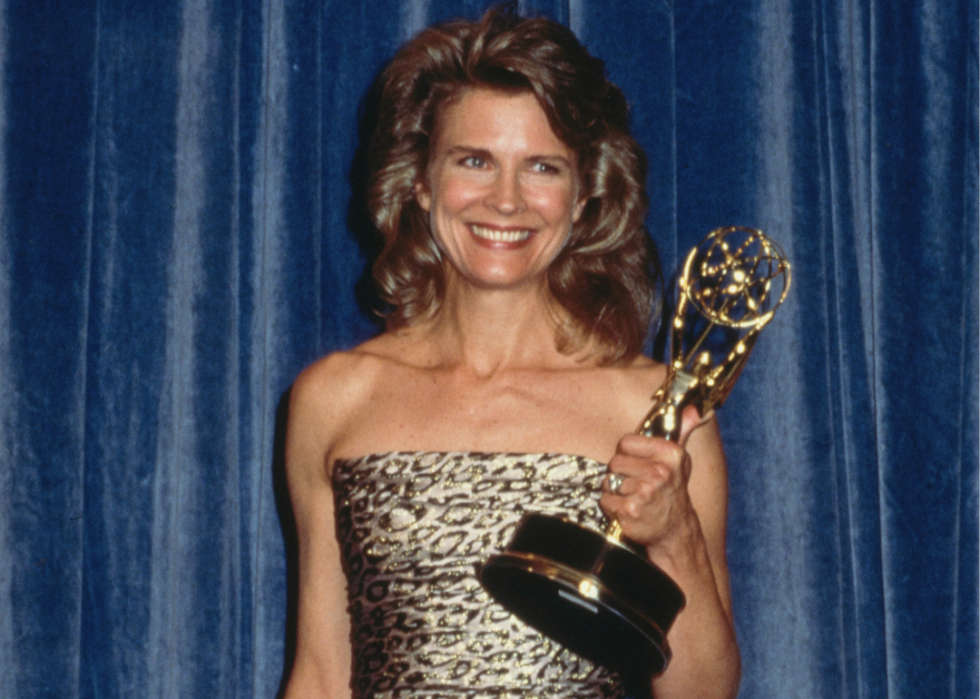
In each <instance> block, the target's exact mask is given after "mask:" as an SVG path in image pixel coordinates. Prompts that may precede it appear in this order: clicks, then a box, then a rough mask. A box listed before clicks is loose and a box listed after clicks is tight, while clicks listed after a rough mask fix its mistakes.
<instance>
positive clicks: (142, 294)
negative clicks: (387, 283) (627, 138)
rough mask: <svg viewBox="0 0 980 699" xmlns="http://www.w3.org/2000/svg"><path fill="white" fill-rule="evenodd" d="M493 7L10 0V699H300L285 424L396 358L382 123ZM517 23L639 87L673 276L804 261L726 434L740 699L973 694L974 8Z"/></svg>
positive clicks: (633, 9)
mask: <svg viewBox="0 0 980 699" xmlns="http://www.w3.org/2000/svg"><path fill="white" fill-rule="evenodd" d="M486 4H487V3H486V1H485V0H371V1H370V2H368V1H367V0H362V1H361V2H354V1H351V0H347V1H346V2H340V1H338V0H171V1H169V2H166V1H164V0H150V1H147V2H124V1H123V0H71V1H70V2H65V1H61V2H59V1H58V0H0V697H55V698H57V699H70V698H73V697H202V698H204V697H207V698H208V699H210V698H212V697H273V696H275V694H276V692H277V691H278V688H279V684H280V679H281V676H282V672H283V667H284V663H288V658H289V641H288V639H289V622H288V619H289V618H290V617H289V600H290V599H291V597H290V581H291V580H292V572H291V571H292V569H291V568H290V564H289V557H288V555H287V552H288V550H289V542H290V541H291V538H290V525H289V513H288V504H287V502H286V501H285V499H284V495H283V490H282V475H281V465H280V464H279V463H278V462H277V459H276V456H275V455H276V453H277V450H276V445H277V435H280V434H281V425H282V415H281V410H279V409H278V406H279V403H280V399H281V396H282V395H283V393H284V391H286V390H287V388H288V387H289V385H290V382H291V380H292V378H293V377H294V376H295V375H296V374H297V373H298V371H299V370H300V369H301V368H302V367H303V366H304V365H306V364H307V363H309V362H310V361H312V360H314V359H315V358H317V357H318V356H320V355H322V354H324V353H326V352H329V351H331V350H334V349H337V348H343V347H348V346H351V345H352V344H354V343H356V342H357V341H359V340H362V339H364V338H366V337H368V336H369V335H370V334H371V333H373V332H375V331H376V329H377V325H376V323H375V321H374V319H373V317H372V316H371V314H370V312H369V311H368V310H367V307H366V305H365V302H364V298H365V297H364V294H363V293H362V290H363V289H364V285H363V283H361V281H360V280H361V277H362V272H363V268H364V264H365V260H366V259H367V257H368V256H369V255H370V252H371V245H370V244H369V243H366V242H365V237H364V235H363V233H364V230H363V228H364V227H363V222H362V221H363V219H362V218H361V217H360V216H359V215H358V210H357V208H356V207H355V206H351V203H350V197H351V191H352V190H356V189H357V184H358V181H359V179H358V172H359V169H358V167H357V165H356V163H357V157H356V156H357V154H358V152H359V147H360V145H361V134H360V130H359V129H360V124H361V122H362V114H361V112H360V106H361V105H362V104H363V103H364V100H365V96H366V94H367V92H368V88H369V86H370V84H371V81H372V79H373V77H374V76H375V75H376V73H377V71H378V70H379V69H380V67H381V66H382V65H383V64H384V62H385V60H386V59H387V58H389V57H390V56H391V55H392V52H393V51H394V50H395V48H396V47H397V45H398V44H399V43H400V42H401V41H403V40H404V39H405V38H406V37H408V36H410V35H411V34H412V33H414V32H415V31H417V30H418V29H419V28H421V27H422V26H424V25H426V24H428V23H430V22H433V21H438V20H442V19H446V18H449V17H453V16H460V15H462V16H469V17H476V16H478V15H479V14H480V13H481V12H482V10H483V9H484V7H485V5H486ZM522 8H523V9H524V10H525V11H528V12H539V13H544V14H547V15H549V16H551V17H553V18H554V19H556V20H558V21H560V22H564V23H567V24H569V25H570V26H571V27H572V29H573V30H574V31H575V32H576V33H577V34H578V35H579V36H580V37H581V38H582V40H583V41H584V42H585V43H586V45H588V46H589V47H590V48H591V49H592V50H593V52H594V53H596V54H597V55H599V56H601V57H602V58H604V59H605V60H606V61H607V65H608V69H609V72H610V74H611V76H612V78H613V79H614V80H615V81H616V82H618V83H619V84H620V85H621V86H622V87H623V89H624V90H625V92H626V94H627V96H628V98H629V99H630V101H631V104H632V105H633V113H632V118H633V124H634V128H635V131H636V134H637V136H638V138H639V140H640V141H641V142H642V144H643V145H644V146H645V148H646V149H647V151H648V153H649V155H650V160H651V175H650V182H649V184H650V192H651V198H652V206H651V209H650V215H649V219H648V226H649V229H650V231H651V234H652V235H653V237H654V238H655V240H656V241H657V243H658V244H659V246H660V248H661V250H662V251H663V255H664V259H665V266H666V267H667V268H668V269H672V268H673V267H674V266H675V265H676V263H677V262H678V260H679V258H680V257H681V256H683V254H684V251H685V250H686V249H687V248H688V247H689V246H691V245H692V244H693V243H694V242H696V241H697V240H698V239H700V237H701V236H702V235H703V234H704V233H706V232H707V231H708V230H709V229H711V228H713V227H715V226H718V225H723V224H742V225H749V226H755V227H759V228H763V229H765V230H767V231H768V232H769V233H770V234H771V235H772V236H773V237H774V238H776V240H778V241H779V242H780V243H781V245H782V246H783V247H784V248H785V250H786V251H787V253H788V254H789V256H790V257H791V259H792V261H793V263H794V275H795V285H794V289H793V292H792V295H791V297H790V299H789V301H788V302H787V304H786V307H785V309H784V310H782V311H781V312H780V315H778V316H777V318H776V321H775V322H774V323H773V325H772V326H771V329H769V330H767V331H766V333H764V334H763V336H762V340H761V341H760V343H759V346H758V348H757V350H756V355H755V356H754V357H753V360H752V361H751V362H750V363H749V366H748V368H747V370H746V372H745V375H744V376H743V378H742V380H741V382H740V384H739V385H738V386H737V387H736V390H735V393H734V394H733V396H732V397H731V399H730V400H729V402H728V404H727V405H726V406H725V407H724V408H723V409H722V412H721V421H722V428H723V432H724V436H725V440H726V444H727V450H728V454H729V460H730V471H731V481H732V489H731V490H732V492H731V499H732V502H731V527H730V538H729V552H730V562H731V568H732V581H733V588H734V602H735V614H736V624H737V629H738V635H739V639H740V643H741V647H742V652H743V658H744V680H743V686H742V695H741V696H742V697H744V698H746V699H748V698H753V699H754V698H757V697H758V698H772V699H786V698H788V697H800V698H806V699H812V698H826V699H836V698H838V697H847V698H848V699H850V698H854V699H858V698H861V699H863V698H877V697H887V698H889V699H922V698H924V697H929V698H930V699H943V698H947V697H957V698H964V699H965V698H967V697H976V696H977V694H978V682H977V672H978V662H977V650H978V638H977V635H978V634H977V629H978V615H977V599H978V584H977V579H978V557H977V550H978V519H977V510H978V485H977V475H978V428H977V424H978V411H977V404H978V390H977V387H978V362H977V345H978V340H977V335H978V292H977V289H978V271H977V270H978V263H977V247H978V216H977V207H978V200H977V187H978V179H977V151H978V143H977V132H978V118H977V100H978V89H977V72H978V71H977V65H978V56H977V33H978V24H977V14H978V11H977V2H976V0H908V1H901V2H900V1H898V0H892V1H887V0H885V1H881V0H698V1H695V0H643V1H642V2H641V1H640V0H637V1H635V2H609V1H608V0H536V1H535V2H531V1H526V2H524V3H523V4H522ZM277 414H278V421H277ZM639 417H640V416H637V418H639Z"/></svg>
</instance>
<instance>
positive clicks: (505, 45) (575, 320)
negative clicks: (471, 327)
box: [367, 7, 660, 363]
mask: <svg viewBox="0 0 980 699" xmlns="http://www.w3.org/2000/svg"><path fill="white" fill-rule="evenodd" d="M473 87H486V88H490V89H495V90H501V91H505V92H508V93H513V92H531V93H532V94H534V96H535V97H536V98H537V100H538V102H539V104H540V105H541V107H542V109H543V110H544V112H545V114H546V115H547V117H548V121H549V123H550V125H551V128H552V129H553V130H554V132H555V134H556V135H557V136H558V137H559V138H560V139H561V140H562V141H563V142H564V143H565V144H566V145H568V146H569V147H570V148H571V149H572V150H574V151H575V152H576V154H577V155H578V169H579V178H580V181H581V184H582V191H583V194H584V196H585V197H586V198H587V203H586V205H585V209H584V211H583V213H582V216H581V217H580V218H579V220H578V222H576V223H575V225H574V226H573V228H572V233H571V236H570V238H569V241H568V243H567V244H566V246H565V248H564V249H563V250H562V252H561V253H560V254H559V255H558V257H557V258H556V259H555V260H554V261H553V262H552V264H551V266H550V267H549V269H548V282H549V286H550V291H551V293H552V294H553V296H554V298H555V299H556V301H557V302H558V303H559V304H560V305H561V306H562V307H563V308H564V309H565V310H566V311H567V320H565V321H564V322H562V323H560V324H559V329H558V334H557V343H558V348H559V349H560V350H561V351H563V352H568V353H570V352H574V351H577V350H580V349H582V348H584V347H586V346H588V345H590V344H591V345H592V346H593V347H594V349H595V352H596V354H597V356H598V357H599V359H600V361H602V362H603V363H618V362H621V361H624V360H628V359H631V358H632V357H634V356H635V355H636V354H638V353H639V352H640V351H641V350H642V348H643V345H644V342H645V341H646V339H647V336H648V332H649V328H650V325H651V323H652V321H653V320H654V305H655V301H656V298H657V289H658V284H659V281H660V277H659V268H658V262H657V255H656V249H655V248H654V247H653V243H652V242H651V241H650V238H649V236H648V235H647V234H646V231H645V230H644V228H643V217H644V214H645V213H646V206H647V198H646V190H645V180H646V159H645V157H644V154H643V151H642V150H641V148H640V147H639V145H638V144H637V143H636V141H634V140H633V138H632V137H631V136H630V135H629V124H628V107H627V104H626V99H625V98H624V97H623V93H622V92H621V91H620V90H619V88H617V87H616V86H615V85H613V84H612V83H611V82H609V80H608V79H607V78H606V72H605V64H604V63H603V62H602V61H600V60H599V59H597V58H594V57H593V56H591V55H590V54H589V52H588V51H587V50H586V49H585V48H584V47H583V46H582V45H581V44H580V43H579V41H578V40H577V39H576V38H575V35H574V34H572V32H571V31H570V30H568V29H567V28H566V27H564V26H562V25H560V24H557V23H555V22H552V21H550V20H547V19H543V18H527V19H525V18H521V17H520V16H518V15H517V13H516V12H514V11H513V10H512V9H510V8H509V7H503V8H501V7H496V8H492V9H490V10H489V11H488V12H487V13H486V14H485V15H484V17H483V18H482V19H481V20H480V21H479V22H467V21H455V22H450V23H447V24H443V25H439V26H435V27H431V28H429V29H426V30H424V31H423V32H422V33H420V34H419V35H418V36H416V37H415V38H414V39H412V40H411V41H409V42H408V43H406V44H405V45H404V46H403V47H402V48H401V49H400V50H399V51H398V53H397V55H396V56H395V57H394V59H393V60H392V61H391V63H390V64H389V65H388V67H387V68H386V69H385V71H384V72H383V73H382V75H381V77H380V100H379V105H378V107H379V108H378V114H377V118H378V122H377V127H376V130H375V132H374V135H373V137H372V139H371V143H370V150H369V169H370V173H369V182H368V199H367V207H368V211H369V213H370V215H371V217H372V219H373V222H374V225H375V226H376V227H377V228H378V229H379V230H380V231H381V233H382V234H383V235H384V239H385V246H384V250H383V251H382V253H381V255H380V256H379V257H378V259H377V261H376V263H375V265H374V278H375V281H376V283H377V285H378V287H379V290H380V292H381V296H382V298H383V299H384V301H385V302H386V303H387V304H388V306H389V310H388V327H389V328H390V329H397V328H400V327H405V326H407V325H412V324H414V323H416V322H419V321H421V320H424V319H427V318H431V317H432V316H433V315H434V314H435V313H436V312H437V311H438V309H439V307H440V305H441V304H442V300H443V296H444V291H445V271H444V268H443V261H442V256H441V253H440V251H439V249H438V248H437V246H436V243H435V240H434V239H433V236H432V235H431V233H430V231H429V224H428V220H427V216H426V215H425V212H424V211H423V210H422V208H421V207H420V206H419V204H418V203H417V201H416V199H415V195H416V189H415V186H416V183H418V182H422V181H423V177H424V175H425V171H426V167H427V166H428V159H429V149H430V145H431V143H430V141H431V137H432V134H433V133H434V131H435V127H436V123H437V121H438V119H439V116H440V113H441V111H442V109H443V108H444V107H445V106H446V105H447V104H449V103H451V102H452V101H453V100H454V99H456V98H457V97H458V96H459V95H460V93H461V92H462V91H463V90H465V89H467V88H473Z"/></svg>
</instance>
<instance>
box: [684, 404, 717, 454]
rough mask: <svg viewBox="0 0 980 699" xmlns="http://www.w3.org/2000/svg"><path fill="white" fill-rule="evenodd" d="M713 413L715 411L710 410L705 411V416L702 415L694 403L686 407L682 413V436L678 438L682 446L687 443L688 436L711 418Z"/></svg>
mask: <svg viewBox="0 0 980 699" xmlns="http://www.w3.org/2000/svg"><path fill="white" fill-rule="evenodd" d="M712 415H713V412H712V411H710V410H709V411H708V412H707V413H705V417H701V414H700V413H698V409H697V408H695V407H694V406H693V405H689V406H687V407H686V408H684V411H683V412H682V413H681V436H680V439H678V440H677V443H678V444H679V445H680V446H681V447H683V446H685V445H686V444H687V438H688V437H690V436H691V433H692V432H693V431H694V430H696V429H697V428H698V427H700V426H701V425H703V424H704V423H705V422H707V421H708V420H710V419H711V417H712Z"/></svg>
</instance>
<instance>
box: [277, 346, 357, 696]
mask: <svg viewBox="0 0 980 699" xmlns="http://www.w3.org/2000/svg"><path fill="white" fill-rule="evenodd" d="M329 361H330V360H329V359H328V360H326V362H327V363H329ZM325 369H327V367H325V366H324V365H323V363H321V364H320V365H316V366H315V367H314V368H311V369H308V370H307V371H306V372H304V373H303V374H301V375H300V377H299V378H298V379H297V380H296V383H295V384H294V385H293V388H292V392H291V395H290V401H289V422H288V426H287V430H286V477H287V481H288V484H289V495H290V498H291V500H292V504H293V513H294V515H295V518H296V531H297V535H298V540H299V600H298V602H299V604H298V618H297V639H296V660H295V662H294V664H293V669H292V673H291V675H290V677H289V683H288V685H287V687H286V693H285V695H284V699H307V698H309V697H317V698H318V699H319V698H321V697H322V698H324V699H348V698H349V697H350V696H351V693H350V686H349V685H350V663H351V653H350V640H349V639H350V619H349V617H348V614H347V592H346V580H345V578H344V573H343V567H342V564H341V553H340V546H339V544H338V543H337V536H336V532H335V525H334V503H333V491H332V488H331V485H330V477H329V469H328V464H327V463H326V461H327V455H328V445H329V444H330V443H331V437H330V435H329V433H328V432H329V430H328V429H327V427H326V425H328V424H331V421H330V417H331V416H332V413H333V411H334V410H336V401H333V404H332V405H330V404H329V403H330V402H331V401H330V400H329V399H330V396H331V394H332V395H333V396H334V397H336V396H337V395H338V394H337V393H336V392H334V391H333V390H332V387H331V386H330V385H329V384H330V383H331V381H329V374H330V373H331V372H329V371H326V370H325ZM325 379H326V380H325ZM333 388H336V387H333ZM333 424H336V423H333Z"/></svg>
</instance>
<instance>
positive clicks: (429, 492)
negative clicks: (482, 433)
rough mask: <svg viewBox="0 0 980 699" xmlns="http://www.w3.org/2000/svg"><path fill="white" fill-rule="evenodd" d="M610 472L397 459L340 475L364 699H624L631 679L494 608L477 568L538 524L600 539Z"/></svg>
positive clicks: (478, 458) (570, 462) (581, 463)
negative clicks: (523, 528) (551, 517)
mask: <svg viewBox="0 0 980 699" xmlns="http://www.w3.org/2000/svg"><path fill="white" fill-rule="evenodd" d="M605 473H606V466H605V464H601V463H599V462H597V461H593V460H592V459H588V458H585V457H582V456H569V455H557V454H497V453H490V454H483V453H471V452H458V453H432V452H395V453H389V454H374V455H370V456H364V457H360V458H356V459H347V460H339V461H337V462H336V463H335V465H334V472H333V484H334V493H335V498H336V512H337V533H338V539H339V541H340V545H341V549H342V551H343V558H344V565H345V568H346V570H345V572H346V574H347V584H348V599H349V606H348V610H349V612H350V619H351V647H352V650H353V663H352V670H351V671H352V680H351V687H352V690H353V693H354V696H355V697H357V698H358V699H396V698H398V699H423V698H426V699H449V698H453V699H455V698H457V697H468V698H472V699H484V698H486V699H517V698H518V697H519V698H520V699H559V698H560V699H578V698H581V699H586V698H588V699H599V698H601V699H611V698H613V697H622V696H623V695H624V689H623V686H622V684H621V683H620V681H619V680H618V678H617V677H616V676H615V675H613V674H610V673H609V672H608V671H606V670H604V669H603V668H601V667H598V666H596V665H594V664H593V663H591V662H589V661H588V660H585V659H584V658H581V657H579V656H577V655H574V654H573V653H571V652H570V651H567V650H565V649H563V648H562V647H561V646H559V645H558V644H557V643H554V642H553V641H551V640H550V639H548V638H547V637H545V636H543V635H542V634H540V633H539V632H537V631H536V630H534V629H532V628H531V627H529V626H527V625H526V624H524V623H523V622H521V621H520V620H519V619H517V618H516V617H514V616H512V615H511V614H510V613H508V612H507V611H505V610H504V609H503V608H502V607H501V606H499V605H498V604H497V603H496V602H494V601H493V600H492V599H491V598H490V597H489V595H488V594H487V593H486V591H485V590H484V589H483V587H482V586H481V585H480V582H479V580H478V579H477V575H476V572H477V566H478V565H479V564H480V563H482V562H483V561H484V560H486V558H487V557H488V556H490V555H491V554H494V553H497V552H499V551H501V550H502V549H503V548H504V547H505V546H506V545H507V543H508V541H510V538H511V535H512V534H513V533H514V530H515V528H516V526H517V523H518V521H519V520H520V518H521V516H522V515H524V514H525V513H528V512H543V513H549V514H556V515H561V516H563V517H565V518H567V519H571V520H573V521H577V522H578V523H579V524H582V525H583V526H586V527H590V528H593V529H597V530H598V529H600V528H601V526H602V525H603V523H604V518H603V515H602V512H601V510H600V509H599V505H598V500H599V496H600V495H601V489H600V485H601V481H602V478H603V476H604V475H605Z"/></svg>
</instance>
